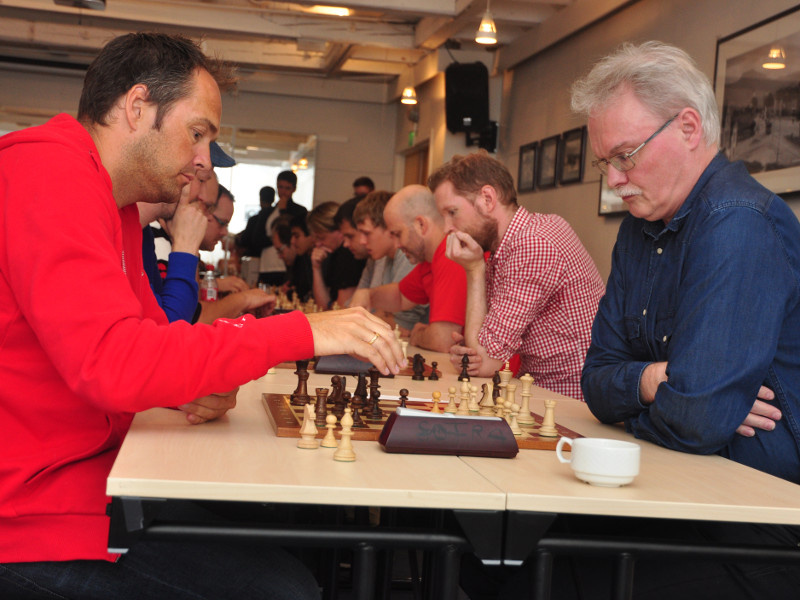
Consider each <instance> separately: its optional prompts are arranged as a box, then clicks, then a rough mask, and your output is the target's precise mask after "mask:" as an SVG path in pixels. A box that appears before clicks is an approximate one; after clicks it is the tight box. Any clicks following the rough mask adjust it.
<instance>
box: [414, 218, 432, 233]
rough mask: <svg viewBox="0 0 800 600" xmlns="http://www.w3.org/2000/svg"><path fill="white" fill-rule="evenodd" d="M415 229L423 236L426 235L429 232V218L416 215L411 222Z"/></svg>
mask: <svg viewBox="0 0 800 600" xmlns="http://www.w3.org/2000/svg"><path fill="white" fill-rule="evenodd" d="M411 225H412V226H413V227H414V229H416V230H417V233H418V234H419V235H421V236H422V237H425V234H426V233H428V225H429V223H428V219H426V218H425V217H422V216H418V217H414V221H413V222H412V224H411Z"/></svg>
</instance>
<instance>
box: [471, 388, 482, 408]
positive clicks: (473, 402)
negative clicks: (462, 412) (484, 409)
mask: <svg viewBox="0 0 800 600" xmlns="http://www.w3.org/2000/svg"><path fill="white" fill-rule="evenodd" d="M480 409H481V407H480V406H479V405H478V386H477V385H471V384H470V386H469V412H471V413H474V414H477V413H478V411H480Z"/></svg>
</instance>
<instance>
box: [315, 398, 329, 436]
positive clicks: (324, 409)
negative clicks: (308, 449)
mask: <svg viewBox="0 0 800 600" xmlns="http://www.w3.org/2000/svg"><path fill="white" fill-rule="evenodd" d="M316 391H317V403H316V405H315V407H314V413H315V414H316V415H317V416H316V418H315V419H314V425H316V426H317V427H325V417H327V416H328V388H317V390H316Z"/></svg>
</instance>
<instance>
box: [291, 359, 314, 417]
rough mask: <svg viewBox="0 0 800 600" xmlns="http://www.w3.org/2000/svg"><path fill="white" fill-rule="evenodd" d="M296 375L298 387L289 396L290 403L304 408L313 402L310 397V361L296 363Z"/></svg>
mask: <svg viewBox="0 0 800 600" xmlns="http://www.w3.org/2000/svg"><path fill="white" fill-rule="evenodd" d="M295 366H296V367H297V368H296V369H295V372H294V374H295V375H297V387H296V388H295V390H294V392H292V394H291V395H290V396H289V402H290V403H291V404H293V405H295V406H303V405H304V404H308V403H309V402H310V401H311V398H310V397H309V396H308V361H307V360H298V361H296V362H295Z"/></svg>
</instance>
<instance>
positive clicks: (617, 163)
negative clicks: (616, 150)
mask: <svg viewBox="0 0 800 600" xmlns="http://www.w3.org/2000/svg"><path fill="white" fill-rule="evenodd" d="M679 114H681V113H677V114H675V115H674V116H673V117H672V118H671V119H670V120H669V121H667V122H666V123H664V124H663V125H662V126H661V127H659V128H658V129H657V130H656V132H655V133H654V134H653V135H651V136H650V137H649V138H647V139H646V140H645V141H643V142H642V143H641V144H639V145H638V146H637V147H636V148H635V149H634V150H633V151H631V152H622V153H620V154H616V155H614V156H612V157H611V158H608V159H606V158H600V159H598V160H594V161H592V166H593V167H597V168H598V169H599V170H600V172H601V173H602V174H603V175H608V166H609V165H611V166H612V167H614V168H615V169H616V170H617V171H619V172H620V173H625V172H626V171H630V170H631V169H632V168H633V167H635V166H636V163H635V162H633V157H634V155H635V154H636V153H637V152H639V150H641V149H642V148H644V147H645V146H646V145H647V143H648V142H650V141H651V140H652V139H653V138H654V137H656V136H657V135H658V134H659V133H661V132H662V131H664V130H665V129H666V128H667V126H668V125H669V124H670V123H672V121H674V120H675V117H677V116H678V115H679Z"/></svg>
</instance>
